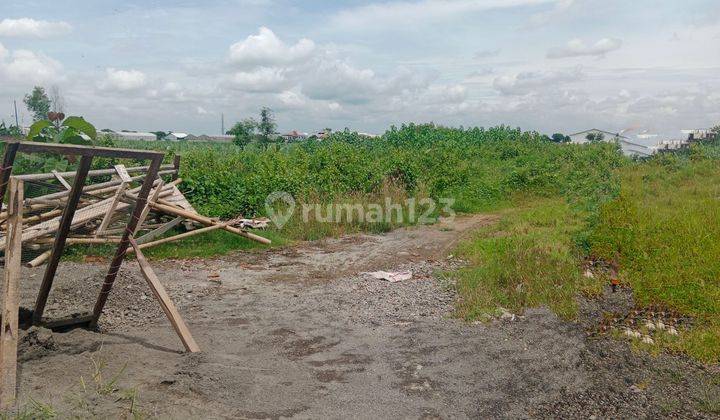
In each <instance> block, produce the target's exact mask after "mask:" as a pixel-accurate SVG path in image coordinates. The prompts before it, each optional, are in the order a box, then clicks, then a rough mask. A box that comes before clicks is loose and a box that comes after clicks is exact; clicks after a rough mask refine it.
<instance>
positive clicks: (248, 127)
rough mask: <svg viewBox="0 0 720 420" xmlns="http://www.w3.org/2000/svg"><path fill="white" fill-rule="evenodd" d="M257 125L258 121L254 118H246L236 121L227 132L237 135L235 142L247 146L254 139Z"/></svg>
mask: <svg viewBox="0 0 720 420" xmlns="http://www.w3.org/2000/svg"><path fill="white" fill-rule="evenodd" d="M257 127H258V123H257V121H255V120H254V119H252V118H246V119H244V120H242V121H239V122H236V123H235V125H233V126H232V128H230V129H229V130H228V131H227V132H226V133H225V134H229V135H232V136H235V138H234V139H233V143H235V144H236V145H238V146H240V147H245V146H247V145H248V144H249V143H250V142H251V141H252V140H253V137H254V136H255V129H256V128H257Z"/></svg>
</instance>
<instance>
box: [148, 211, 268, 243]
mask: <svg viewBox="0 0 720 420" xmlns="http://www.w3.org/2000/svg"><path fill="white" fill-rule="evenodd" d="M150 207H152V208H153V209H155V210H157V211H161V212H163V213H168V214H173V215H175V216H183V217H185V218H186V219H190V220H194V221H196V222H199V223H202V224H203V225H206V226H210V225H216V224H218V222H215V221H213V220H212V219H210V218H209V217H205V216H201V215H199V214H197V213H192V212H189V211H186V210H183V209H181V208H179V207H175V206H168V205H166V204H160V203H150ZM223 229H224V230H226V231H228V232H232V233H234V234H236V235H240V236H244V237H246V238H248V239H252V240H253V241H256V242H260V243H262V244H266V245H267V244H270V243H271V241H270V239H267V238H263V237H262V236H259V235H255V234H254V233H250V232H245V231H244V230H240V229H238V228H236V227H233V226H227V225H225V226H223Z"/></svg>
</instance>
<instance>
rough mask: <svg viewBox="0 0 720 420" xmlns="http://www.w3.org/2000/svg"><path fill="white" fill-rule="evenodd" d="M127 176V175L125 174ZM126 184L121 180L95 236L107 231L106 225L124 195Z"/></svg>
mask: <svg viewBox="0 0 720 420" xmlns="http://www.w3.org/2000/svg"><path fill="white" fill-rule="evenodd" d="M126 175H127V173H126ZM127 186H128V184H127V182H125V181H124V180H123V182H122V183H121V184H120V185H119V186H118V189H117V191H115V196H114V197H113V200H112V202H111V203H110V208H108V211H107V213H105V216H104V217H103V219H102V222H101V223H100V227H98V228H97V230H96V231H95V235H101V234H102V233H103V232H105V229H107V227H108V225H109V224H110V220H112V217H113V214H114V213H115V209H116V208H117V205H118V203H119V202H120V198H121V197H122V196H123V194H125V189H126V188H127Z"/></svg>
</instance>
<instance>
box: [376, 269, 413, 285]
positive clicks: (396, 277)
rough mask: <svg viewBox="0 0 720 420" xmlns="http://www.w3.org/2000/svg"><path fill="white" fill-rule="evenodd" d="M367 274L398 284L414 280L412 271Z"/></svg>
mask: <svg viewBox="0 0 720 420" xmlns="http://www.w3.org/2000/svg"><path fill="white" fill-rule="evenodd" d="M365 274H367V275H369V276H371V277H373V278H375V279H378V280H387V281H389V282H390V283H397V282H399V281H404V280H410V279H411V278H412V272H411V271H372V272H369V273H365Z"/></svg>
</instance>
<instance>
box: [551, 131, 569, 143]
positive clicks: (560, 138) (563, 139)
mask: <svg viewBox="0 0 720 420" xmlns="http://www.w3.org/2000/svg"><path fill="white" fill-rule="evenodd" d="M550 140H552V141H554V142H555V143H570V137H569V136H566V135H565V134H562V133H555V134H553V135H552V137H551V138H550Z"/></svg>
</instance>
